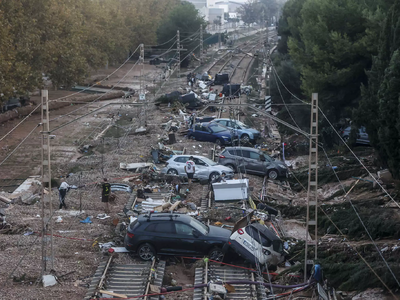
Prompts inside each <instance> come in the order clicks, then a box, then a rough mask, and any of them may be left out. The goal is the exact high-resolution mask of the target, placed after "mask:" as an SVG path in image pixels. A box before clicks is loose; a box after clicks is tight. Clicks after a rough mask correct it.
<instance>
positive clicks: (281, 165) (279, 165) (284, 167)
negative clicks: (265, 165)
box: [278, 164, 287, 169]
mask: <svg viewBox="0 0 400 300" xmlns="http://www.w3.org/2000/svg"><path fill="white" fill-rule="evenodd" d="M278 167H280V168H282V169H286V168H287V167H286V166H285V165H283V164H278Z"/></svg>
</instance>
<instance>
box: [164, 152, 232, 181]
mask: <svg viewBox="0 0 400 300" xmlns="http://www.w3.org/2000/svg"><path fill="white" fill-rule="evenodd" d="M190 156H193V161H194V163H195V173H194V176H193V178H195V179H199V180H200V179H208V180H210V181H214V180H216V179H217V178H218V177H219V176H220V175H221V174H222V172H224V173H225V174H226V175H227V177H233V175H234V174H233V170H232V169H231V168H228V167H225V166H222V165H220V164H217V163H216V162H214V161H212V160H211V159H209V158H207V157H204V156H199V155H174V156H172V157H171V158H170V159H169V160H168V161H167V166H166V167H165V168H163V169H162V170H161V172H162V173H166V174H172V175H179V176H186V172H185V165H186V162H187V161H188V160H189V157H190Z"/></svg>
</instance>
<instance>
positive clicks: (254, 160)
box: [248, 151, 265, 175]
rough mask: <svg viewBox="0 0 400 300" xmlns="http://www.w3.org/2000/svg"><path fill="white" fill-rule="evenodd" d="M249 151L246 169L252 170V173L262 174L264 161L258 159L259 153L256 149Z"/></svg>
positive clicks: (263, 172)
mask: <svg viewBox="0 0 400 300" xmlns="http://www.w3.org/2000/svg"><path fill="white" fill-rule="evenodd" d="M249 152H250V158H249V160H248V169H249V170H251V171H252V172H254V174H258V175H264V174H265V166H264V163H263V162H262V161H261V160H260V154H259V153H258V152H256V151H249Z"/></svg>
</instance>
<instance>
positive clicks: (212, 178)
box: [210, 172, 219, 182]
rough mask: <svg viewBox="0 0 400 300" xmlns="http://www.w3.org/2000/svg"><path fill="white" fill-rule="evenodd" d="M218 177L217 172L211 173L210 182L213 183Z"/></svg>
mask: <svg viewBox="0 0 400 300" xmlns="http://www.w3.org/2000/svg"><path fill="white" fill-rule="evenodd" d="M218 177H219V173H217V172H212V173H211V174H210V181H211V182H213V181H214V180H216V179H217V178H218Z"/></svg>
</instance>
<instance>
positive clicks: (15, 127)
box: [0, 46, 140, 142]
mask: <svg viewBox="0 0 400 300" xmlns="http://www.w3.org/2000/svg"><path fill="white" fill-rule="evenodd" d="M139 47H140V46H138V47H137V48H136V50H135V51H134V52H133V53H132V54H131V55H130V56H129V57H128V58H127V59H126V60H125V61H124V62H123V63H122V64H121V65H120V66H119V67H118V68H117V69H116V70H114V71H113V72H111V74H109V75H107V76H106V77H105V78H103V79H102V80H100V81H98V82H96V83H94V84H92V85H91V86H88V87H87V88H84V89H83V90H81V91H79V92H76V93H73V94H71V95H68V96H64V97H60V98H57V99H54V100H49V102H57V101H59V100H62V99H66V98H69V97H72V96H75V95H77V94H80V93H83V92H85V91H86V90H88V89H90V88H92V87H94V86H96V85H98V83H99V82H100V83H101V82H103V81H105V80H108V79H109V78H110V77H111V76H112V75H114V74H115V73H116V72H117V71H119V70H120V69H121V68H122V67H123V66H124V65H125V64H126V63H127V62H128V61H129V60H130V59H131V58H132V56H133V55H134V54H135V53H136V51H137V50H138V49H139ZM40 106H41V104H38V105H37V106H36V107H35V108H34V109H33V110H32V111H31V112H30V113H29V114H28V115H27V116H26V117H25V118H24V119H23V120H22V121H21V122H19V123H18V124H17V125H16V126H14V127H13V128H12V129H11V130H10V131H9V132H8V133H7V134H5V135H4V136H2V137H1V138H0V142H1V141H2V140H4V139H5V138H6V137H7V136H8V135H10V134H11V133H12V132H13V131H14V130H15V129H17V128H18V127H19V126H20V125H21V124H22V123H23V122H25V121H26V119H28V118H29V117H30V116H31V115H32V114H33V113H34V112H35V111H36V110H37V109H38V108H39V107H40Z"/></svg>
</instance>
